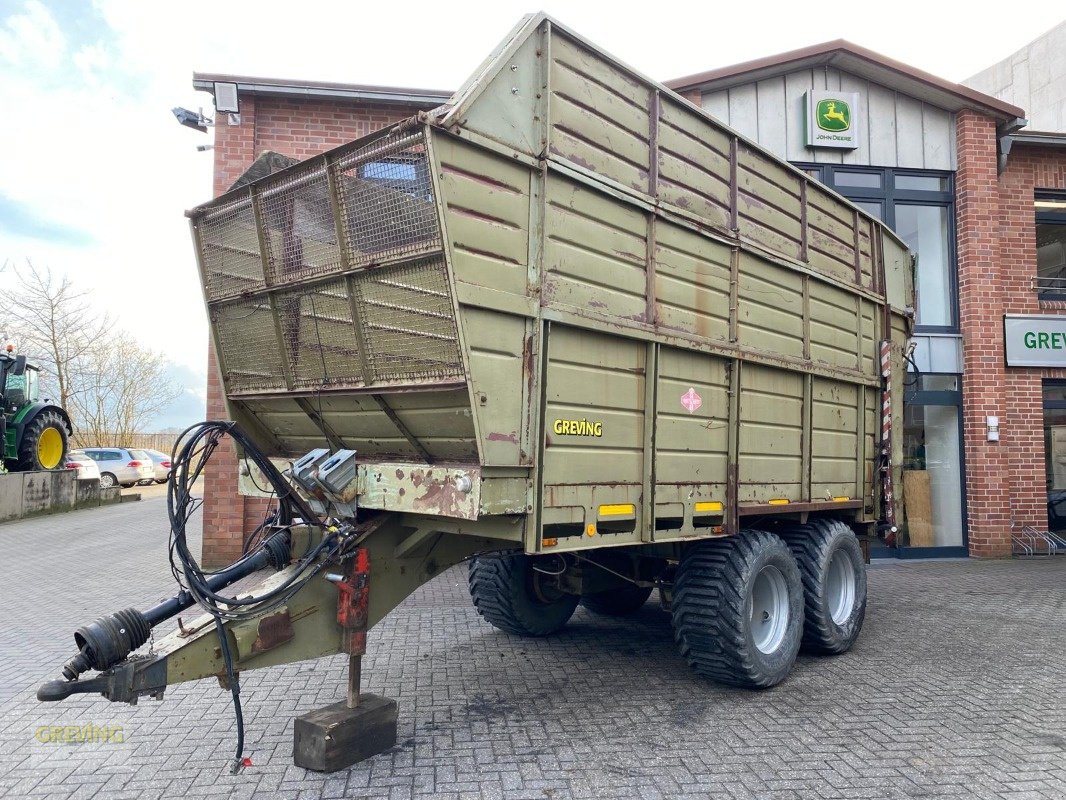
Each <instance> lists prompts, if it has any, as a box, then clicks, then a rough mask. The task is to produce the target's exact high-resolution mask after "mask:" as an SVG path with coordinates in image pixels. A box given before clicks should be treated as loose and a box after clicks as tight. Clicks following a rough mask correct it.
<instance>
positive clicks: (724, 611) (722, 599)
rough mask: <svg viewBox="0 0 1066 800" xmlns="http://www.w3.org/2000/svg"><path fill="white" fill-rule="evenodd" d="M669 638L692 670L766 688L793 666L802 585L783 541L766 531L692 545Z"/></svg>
mask: <svg viewBox="0 0 1066 800" xmlns="http://www.w3.org/2000/svg"><path fill="white" fill-rule="evenodd" d="M671 610H672V614H673V625H674V638H675V640H676V641H677V644H678V647H679V648H680V650H681V655H682V656H683V657H684V658H685V660H686V661H688V664H689V666H690V667H692V668H693V669H694V670H695V671H696V672H697V673H698V674H700V675H703V676H704V677H707V678H711V679H712V680H715V681H717V682H719V683H725V684H728V685H730V686H740V687H744V688H748V689H767V688H769V687H771V686H776V685H777V684H779V683H781V681H783V680H784V679H785V677H786V676H787V675H788V673H789V671H790V670H791V669H792V665H793V664H794V663H795V661H796V654H797V653H798V652H799V647H800V639H801V637H802V634H803V586H802V584H801V582H800V571H799V567H798V566H796V560H795V559H794V558H793V557H792V553H791V551H790V550H789V548H788V546H787V545H786V544H785V543H784V542H783V541H782V540H781V539H779V538H778V537H776V536H774V535H772V534H769V533H766V532H765V531H757V530H746V531H741V532H740V533H739V534H738V535H736V536H730V537H729V538H726V539H717V540H708V541H703V542H698V543H695V544H693V545H691V546H690V547H689V548H688V549H687V550H686V551H685V554H684V556H683V557H682V559H681V564H680V565H679V567H678V570H677V579H676V581H675V582H674V594H673V603H672V605H671Z"/></svg>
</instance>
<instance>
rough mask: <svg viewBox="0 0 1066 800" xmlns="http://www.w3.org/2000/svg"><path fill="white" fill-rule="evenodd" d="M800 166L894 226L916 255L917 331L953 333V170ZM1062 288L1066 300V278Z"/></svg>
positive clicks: (955, 328) (955, 308)
mask: <svg viewBox="0 0 1066 800" xmlns="http://www.w3.org/2000/svg"><path fill="white" fill-rule="evenodd" d="M800 169H802V170H803V171H804V172H806V173H807V174H808V175H810V176H811V177H812V178H815V179H816V180H818V181H821V182H822V183H824V184H826V185H827V186H829V187H831V188H833V189H835V190H836V191H837V192H839V193H840V194H842V195H844V197H846V198H848V199H849V200H850V201H851V202H853V203H855V205H857V206H858V207H859V208H861V209H862V210H863V211H865V212H866V213H868V214H870V215H871V216H873V217H876V218H877V219H879V220H881V221H882V222H884V223H885V224H886V225H888V226H889V227H890V228H892V229H893V230H895V231H896V233H897V234H899V236H900V238H901V239H903V240H904V241H905V242H906V243H907V246H908V247H910V248H911V250H913V251H914V252H915V253H916V254H917V255H918V268H917V275H916V289H917V295H918V309H917V319H916V320H915V322H916V330H917V332H918V333H923V332H924V333H957V332H958V329H959V322H958V296H957V289H956V282H957V275H956V269H955V213H954V208H955V206H954V191H953V186H952V180H953V177H952V173H950V172H918V171H915V170H898V169H887V168H886V169H877V168H874V167H867V168H864V169H859V168H855V167H845V166H836V165H833V164H801V165H800ZM1063 211H1064V212H1066V207H1064V208H1063ZM1063 221H1064V222H1066V216H1064V218H1063ZM1063 277H1064V278H1066V268H1064V275H1063ZM1062 286H1063V290H1062V291H1063V297H1064V298H1066V280H1064V281H1063V282H1062Z"/></svg>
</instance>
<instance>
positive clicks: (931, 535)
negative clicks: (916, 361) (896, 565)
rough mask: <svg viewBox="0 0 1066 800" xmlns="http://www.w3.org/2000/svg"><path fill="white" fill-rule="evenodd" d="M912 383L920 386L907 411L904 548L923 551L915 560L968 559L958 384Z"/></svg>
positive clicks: (940, 378) (950, 379) (947, 380)
mask: <svg viewBox="0 0 1066 800" xmlns="http://www.w3.org/2000/svg"><path fill="white" fill-rule="evenodd" d="M911 378H912V380H915V381H916V385H915V387H914V388H913V389H912V390H908V391H907V392H906V393H905V396H904V406H903V524H902V525H901V526H900V534H901V536H900V546H901V547H903V548H905V549H909V548H916V549H920V550H921V552H917V551H916V552H915V553H914V554H915V555H934V554H935V555H966V529H965V527H966V525H965V514H964V512H963V505H964V504H963V489H962V487H963V483H962V476H963V467H962V429H961V427H960V417H961V405H962V395H961V393H960V392H959V386H958V382H959V378H958V376H957V375H928V374H927V375H921V376H918V377H914V376H911ZM932 548H936V550H933V549H932Z"/></svg>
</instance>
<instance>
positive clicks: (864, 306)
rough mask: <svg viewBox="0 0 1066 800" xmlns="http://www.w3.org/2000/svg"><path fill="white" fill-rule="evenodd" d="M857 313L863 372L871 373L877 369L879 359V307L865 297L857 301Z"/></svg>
mask: <svg viewBox="0 0 1066 800" xmlns="http://www.w3.org/2000/svg"><path fill="white" fill-rule="evenodd" d="M859 309H860V311H859V314H860V317H861V318H862V357H861V358H862V361H861V369H862V371H863V374H865V375H872V374H874V373H876V372H877V370H878V369H879V364H880V360H881V355H880V353H881V349H880V330H881V327H880V319H879V309H878V307H877V306H876V305H874V304H873V303H872V302H871V301H869V300H866V299H865V298H863V299H861V300H860V301H859Z"/></svg>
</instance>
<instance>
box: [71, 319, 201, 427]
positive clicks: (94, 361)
mask: <svg viewBox="0 0 1066 800" xmlns="http://www.w3.org/2000/svg"><path fill="white" fill-rule="evenodd" d="M84 366H85V369H84V371H83V373H82V375H81V376H80V378H79V380H80V385H79V386H78V391H76V392H74V393H73V394H72V395H71V408H70V411H71V413H72V416H73V417H74V418H75V419H76V420H77V425H78V427H79V437H78V438H79V441H80V442H81V444H82V446H83V447H94V446H95V447H104V446H109V445H114V444H116V442H117V443H118V444H122V443H123V442H125V441H128V440H129V439H130V438H131V437H132V434H135V433H141V432H143V431H144V429H145V427H146V426H147V424H148V423H149V422H150V421H151V419H152V418H153V417H154V416H155V415H156V414H158V413H159V412H161V411H163V410H164V409H166V408H167V407H168V406H169V405H170V404H171V403H172V402H174V400H175V399H176V398H177V396H178V395H179V394H180V393H181V388H180V387H179V386H177V385H176V384H175V383H174V382H173V381H171V380H170V379H168V378H167V376H166V367H167V361H166V359H165V358H164V357H163V356H162V355H161V354H159V353H153V352H152V351H150V350H146V349H145V348H143V347H141V346H140V345H139V344H138V343H137V342H136V340H134V338H133V337H132V336H131V335H130V334H128V333H126V332H125V331H122V332H119V333H116V334H112V335H111V337H110V338H109V339H108V340H107V341H98V342H96V343H95V344H93V345H92V346H91V347H90V348H89V350H88V352H87V353H86V354H85V359H84Z"/></svg>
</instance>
